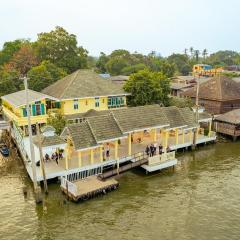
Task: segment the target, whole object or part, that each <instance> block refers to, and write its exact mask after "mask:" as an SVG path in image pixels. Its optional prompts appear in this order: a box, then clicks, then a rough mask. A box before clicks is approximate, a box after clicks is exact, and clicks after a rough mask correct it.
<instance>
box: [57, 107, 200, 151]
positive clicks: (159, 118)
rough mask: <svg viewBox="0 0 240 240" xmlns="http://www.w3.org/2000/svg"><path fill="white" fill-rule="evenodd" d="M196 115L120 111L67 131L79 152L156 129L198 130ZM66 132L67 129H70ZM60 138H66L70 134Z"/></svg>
mask: <svg viewBox="0 0 240 240" xmlns="http://www.w3.org/2000/svg"><path fill="white" fill-rule="evenodd" d="M196 126H197V124H196V122H195V118H194V113H193V111H191V110H190V109H189V108H182V109H180V108H177V107H160V106H159V105H147V106H140V107H131V108H126V109H118V110H114V111H111V112H108V113H107V114H106V115H99V116H91V117H89V118H86V121H85V122H82V123H80V124H72V125H69V126H68V127H67V128H68V129H69V133H70V135H71V137H72V140H73V142H74V147H75V149H76V150H79V149H84V148H88V147H95V146H97V145H98V144H99V143H101V142H102V141H108V140H111V139H119V138H121V137H123V136H124V135H125V134H126V133H128V132H134V131H137V130H144V129H148V128H154V127H166V128H168V129H169V128H180V127H188V128H192V127H196ZM67 128H66V129H67ZM66 129H65V130H64V131H63V133H62V134H61V136H66V134H67V130H66Z"/></svg>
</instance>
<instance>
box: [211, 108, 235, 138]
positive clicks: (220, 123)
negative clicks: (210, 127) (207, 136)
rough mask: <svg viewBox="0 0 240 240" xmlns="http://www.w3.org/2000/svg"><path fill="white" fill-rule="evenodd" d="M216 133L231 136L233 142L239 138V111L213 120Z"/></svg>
mask: <svg viewBox="0 0 240 240" xmlns="http://www.w3.org/2000/svg"><path fill="white" fill-rule="evenodd" d="M214 125H215V129H216V132H218V133H222V134H226V135H229V136H232V137H233V139H234V140H236V139H237V137H239V136H240V109H236V110H233V111H230V112H227V113H225V114H222V115H219V116H218V117H216V118H215V120H214Z"/></svg>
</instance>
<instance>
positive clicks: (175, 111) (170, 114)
mask: <svg viewBox="0 0 240 240" xmlns="http://www.w3.org/2000/svg"><path fill="white" fill-rule="evenodd" d="M179 109H180V108H177V107H175V106H172V107H164V108H162V110H163V112H164V114H165V116H166V118H167V121H168V123H169V124H170V126H169V127H168V128H177V127H184V126H186V125H187V123H186V121H185V120H184V118H183V116H182V114H181V113H180V110H179Z"/></svg>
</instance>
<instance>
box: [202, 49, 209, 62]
mask: <svg viewBox="0 0 240 240" xmlns="http://www.w3.org/2000/svg"><path fill="white" fill-rule="evenodd" d="M207 55H208V51H207V49H206V48H205V49H203V51H202V56H203V59H204V60H206V57H207Z"/></svg>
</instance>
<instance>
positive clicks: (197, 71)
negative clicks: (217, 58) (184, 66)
mask: <svg viewBox="0 0 240 240" xmlns="http://www.w3.org/2000/svg"><path fill="white" fill-rule="evenodd" d="M221 72H223V68H222V67H220V68H213V67H212V66H211V65H208V64H195V65H194V66H193V75H194V76H197V75H201V76H209V77H213V76H216V75H217V74H219V73H221Z"/></svg>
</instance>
